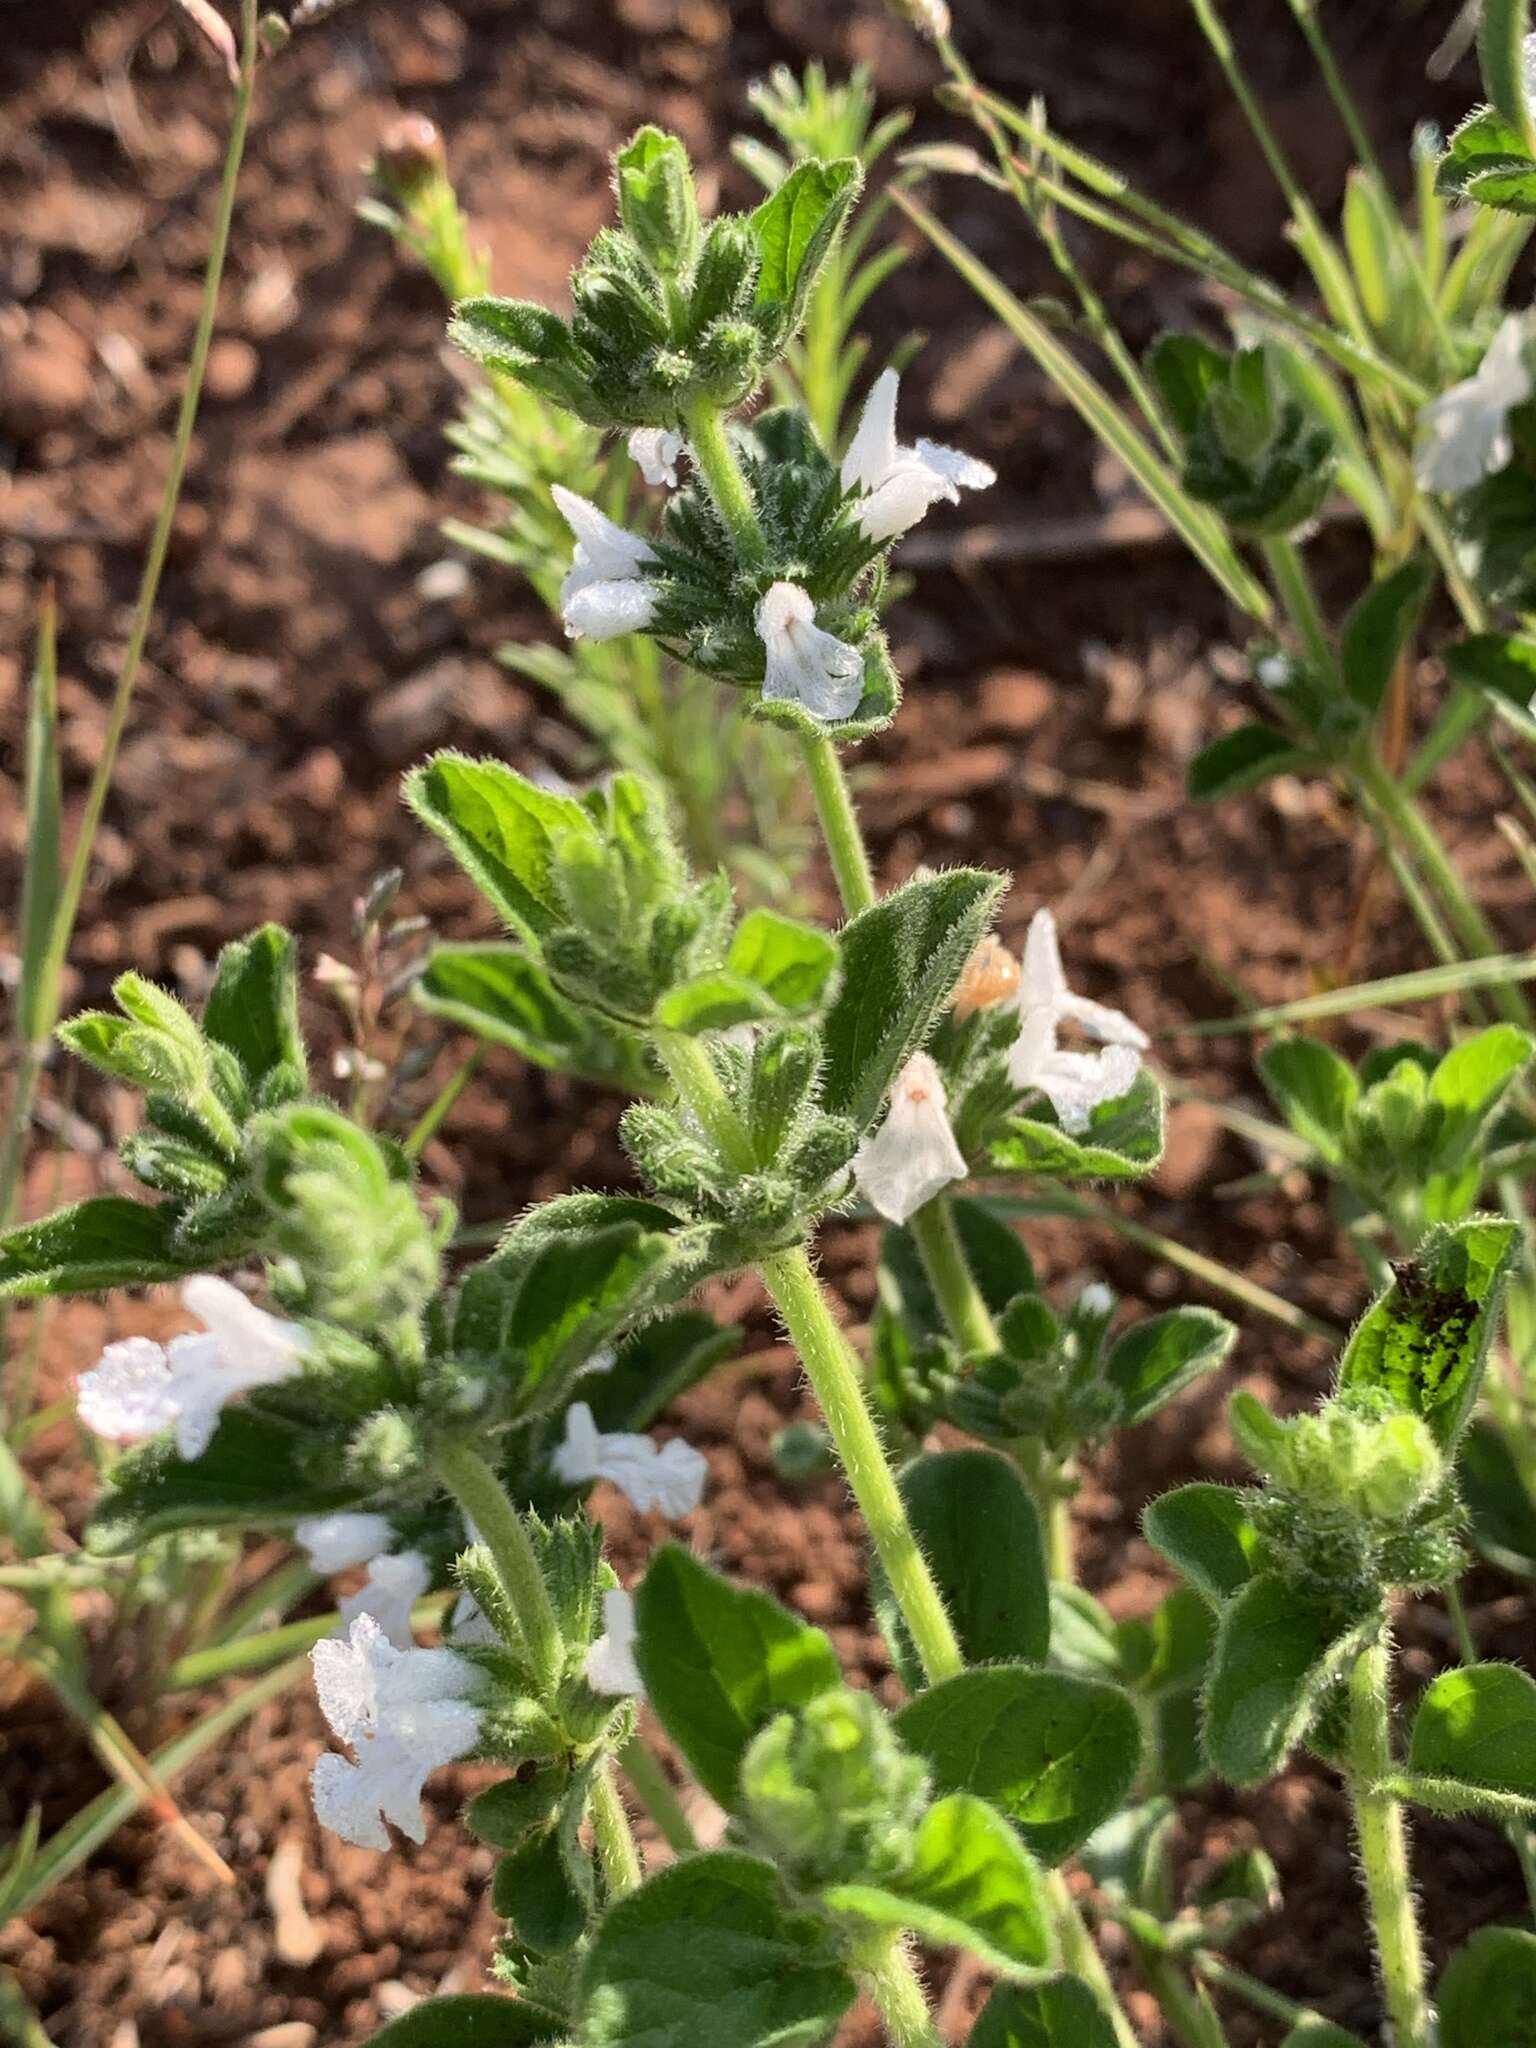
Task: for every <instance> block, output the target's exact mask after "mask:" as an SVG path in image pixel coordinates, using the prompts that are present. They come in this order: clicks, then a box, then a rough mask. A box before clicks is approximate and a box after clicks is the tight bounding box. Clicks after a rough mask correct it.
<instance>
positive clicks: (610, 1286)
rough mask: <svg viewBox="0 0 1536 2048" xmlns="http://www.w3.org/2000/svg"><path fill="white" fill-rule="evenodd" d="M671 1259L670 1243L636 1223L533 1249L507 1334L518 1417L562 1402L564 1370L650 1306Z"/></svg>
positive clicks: (565, 1236)
mask: <svg viewBox="0 0 1536 2048" xmlns="http://www.w3.org/2000/svg"><path fill="white" fill-rule="evenodd" d="M671 1258H672V1242H671V1240H670V1238H668V1237H666V1236H665V1235H663V1234H662V1233H660V1232H656V1231H648V1230H645V1229H643V1228H641V1226H640V1225H639V1224H636V1223H615V1224H611V1225H609V1226H608V1227H607V1228H599V1229H595V1230H591V1231H569V1232H561V1233H560V1234H559V1235H557V1236H553V1237H551V1238H550V1239H549V1240H548V1241H547V1242H546V1243H545V1244H543V1245H542V1246H541V1247H540V1248H539V1250H538V1251H537V1252H536V1253H535V1254H534V1257H533V1259H532V1260H531V1262H530V1263H529V1266H528V1270H527V1272H526V1273H525V1274H524V1276H523V1282H522V1285H521V1287H520V1288H519V1289H518V1294H517V1300H516V1303H515V1305H514V1306H513V1309H512V1314H511V1320H510V1323H509V1326H508V1333H507V1334H508V1341H509V1343H510V1344H511V1347H512V1349H513V1350H514V1351H516V1352H517V1353H518V1354H519V1364H520V1367H521V1378H520V1381H519V1386H518V1392H519V1396H520V1399H521V1400H522V1402H523V1403H524V1405H525V1412H528V1413H533V1412H535V1411H536V1410H537V1409H540V1408H545V1407H548V1406H549V1405H550V1404H551V1403H552V1402H553V1401H555V1400H557V1399H558V1398H559V1397H560V1396H561V1395H563V1393H564V1391H565V1388H566V1383H567V1380H568V1377H569V1374H570V1373H571V1372H572V1370H573V1369H574V1368H575V1367H576V1366H578V1365H581V1364H584V1363H585V1361H586V1360H587V1359H589V1358H590V1357H591V1356H592V1353H593V1352H594V1351H596V1350H598V1349H599V1348H600V1347H601V1346H602V1345H604V1344H606V1343H607V1342H608V1340H609V1338H610V1337H612V1336H613V1334H614V1333H615V1332H616V1331H617V1330H619V1329H621V1328H622V1327H623V1326H624V1325H625V1324H627V1323H629V1322H632V1321H634V1320H636V1319H637V1318H638V1317H639V1316H640V1315H642V1314H643V1313H644V1311H645V1310H646V1309H647V1308H648V1307H650V1306H651V1305H652V1304H653V1302H654V1301H655V1299H656V1296H657V1293H658V1291H659V1289H660V1286H661V1282H662V1276H663V1273H664V1271H665V1269H666V1267H667V1266H668V1264H669V1262H670V1260H671Z"/></svg>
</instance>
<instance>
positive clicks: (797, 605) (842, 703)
mask: <svg viewBox="0 0 1536 2048" xmlns="http://www.w3.org/2000/svg"><path fill="white" fill-rule="evenodd" d="M757 632H758V638H759V639H760V640H761V641H762V643H763V646H764V648H765V649H766V650H767V655H768V660H767V666H766V668H765V671H764V674H763V696H764V697H765V698H766V699H767V701H768V702H769V703H770V704H800V705H803V706H804V708H805V709H806V710H807V711H809V712H810V714H811V716H812V718H819V719H821V720H822V721H823V722H824V723H827V724H834V723H836V721H837V720H838V719H840V718H850V717H852V715H853V713H854V712H855V711H856V710H857V709H858V707H859V699H860V698H861V697H862V696H863V695H864V657H863V655H862V654H860V652H859V650H858V649H857V648H856V647H850V646H849V645H848V643H847V641H846V640H839V639H838V638H837V636H836V635H835V634H833V633H824V632H823V631H822V629H821V627H820V626H818V625H817V623H816V607H815V605H814V604H812V602H811V600H810V597H809V595H808V594H807V593H806V592H805V591H803V590H802V589H801V588H800V586H799V584H798V583H774V584H771V585H770V586H769V588H768V589H767V591H765V592H764V594H763V597H762V600H761V602H760V603H759V605H758V607H757Z"/></svg>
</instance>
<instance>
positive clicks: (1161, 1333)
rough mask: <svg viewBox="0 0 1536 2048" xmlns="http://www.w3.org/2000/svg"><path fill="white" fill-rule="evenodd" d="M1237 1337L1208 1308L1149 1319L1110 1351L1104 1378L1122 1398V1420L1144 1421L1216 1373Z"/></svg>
mask: <svg viewBox="0 0 1536 2048" xmlns="http://www.w3.org/2000/svg"><path fill="white" fill-rule="evenodd" d="M1236 1336H1237V1331H1236V1329H1235V1328H1234V1326H1233V1325H1232V1324H1231V1323H1229V1322H1228V1321H1227V1319H1226V1317H1225V1316H1221V1315H1218V1314H1217V1313H1216V1311H1215V1310H1214V1309H1210V1308H1175V1309H1170V1310H1169V1311H1168V1312H1167V1314H1166V1315H1160V1316H1146V1317H1144V1318H1143V1320H1142V1321H1141V1322H1139V1323H1135V1324H1133V1325H1132V1327H1131V1328H1130V1329H1129V1330H1127V1331H1126V1333H1125V1335H1124V1336H1123V1337H1120V1338H1118V1339H1117V1340H1116V1342H1115V1343H1114V1344H1113V1345H1112V1346H1111V1347H1110V1352H1109V1356H1108V1357H1107V1358H1106V1359H1105V1361H1104V1377H1105V1379H1106V1380H1107V1381H1108V1382H1109V1384H1110V1385H1111V1386H1112V1387H1113V1388H1114V1389H1115V1392H1116V1393H1117V1394H1118V1395H1119V1397H1120V1421H1121V1422H1122V1423H1123V1424H1125V1425H1126V1426H1127V1427H1130V1426H1131V1425H1133V1424H1135V1423H1138V1422H1145V1421H1146V1419H1147V1417H1148V1416H1149V1415H1155V1414H1156V1413H1157V1411H1158V1410H1159V1408H1166V1407H1167V1405H1168V1403H1169V1402H1170V1401H1172V1400H1174V1399H1175V1398H1176V1397H1177V1396H1178V1395H1179V1394H1181V1393H1183V1391H1184V1389H1185V1388H1186V1387H1188V1386H1191V1385H1192V1384H1193V1383H1194V1382H1195V1381H1196V1380H1197V1379H1199V1378H1200V1376H1201V1374H1202V1373H1207V1372H1214V1371H1215V1370H1216V1368H1217V1366H1219V1365H1220V1364H1221V1362H1222V1360H1223V1359H1224V1358H1225V1357H1226V1355H1227V1353H1228V1352H1229V1351H1230V1350H1231V1349H1232V1345H1233V1342H1234V1340H1235V1338H1236Z"/></svg>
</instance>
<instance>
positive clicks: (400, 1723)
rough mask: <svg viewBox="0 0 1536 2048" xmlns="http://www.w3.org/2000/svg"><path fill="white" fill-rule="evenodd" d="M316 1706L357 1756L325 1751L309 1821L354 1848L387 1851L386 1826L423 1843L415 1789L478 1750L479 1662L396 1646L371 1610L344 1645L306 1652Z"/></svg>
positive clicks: (316, 1772) (321, 1645)
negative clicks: (441, 1768) (351, 1757)
mask: <svg viewBox="0 0 1536 2048" xmlns="http://www.w3.org/2000/svg"><path fill="white" fill-rule="evenodd" d="M310 1661H311V1663H312V1664H313V1666H314V1672H315V1691H316V1693H317V1694H318V1696H319V1700H320V1710H321V1712H322V1713H323V1714H324V1715H325V1718H326V1720H327V1721H328V1722H329V1723H330V1726H331V1732H332V1733H333V1734H334V1735H335V1736H336V1737H337V1738H338V1740H340V1741H342V1742H346V1743H350V1744H351V1746H352V1749H353V1752H354V1753H355V1755H356V1757H357V1762H356V1763H348V1762H347V1760H346V1758H345V1757H342V1756H337V1755H336V1754H335V1753H334V1752H328V1753H327V1754H326V1755H325V1756H322V1757H320V1758H319V1759H318V1760H317V1762H316V1764H315V1768H314V1773H313V1776H312V1778H311V1780H310V1783H311V1787H312V1790H313V1794H314V1801H315V1817H316V1819H317V1820H319V1822H320V1824H321V1826H322V1827H327V1828H330V1829H332V1830H333V1831H334V1832H335V1833H336V1834H338V1835H340V1836H341V1838H342V1840H343V1841H345V1842H355V1843H356V1844H357V1846H358V1847H359V1848H360V1849H387V1848H388V1847H389V1833H388V1830H387V1829H386V1828H385V1826H384V1822H385V1821H386V1820H392V1821H393V1822H394V1824H395V1826H396V1827H397V1828H399V1829H400V1830H401V1832H402V1833H403V1834H407V1835H409V1836H410V1838H411V1840H412V1841H413V1842H424V1841H425V1840H426V1838H427V1830H426V1822H425V1819H424V1817H423V1814H422V1811H421V1788H422V1785H423V1783H424V1781H425V1779H426V1777H427V1775H428V1773H429V1772H431V1771H435V1770H436V1769H437V1768H438V1766H439V1765H440V1764H446V1763H451V1762H452V1760H453V1759H454V1758H455V1757H457V1756H463V1755H464V1754H465V1753H466V1752H467V1751H468V1750H471V1749H473V1748H474V1746H475V1743H476V1741H477V1740H478V1738H479V1733H480V1709H479V1708H478V1707H477V1706H476V1705H474V1703H473V1701H472V1700H471V1698H470V1695H471V1694H472V1693H473V1692H474V1691H475V1690H476V1688H477V1687H478V1686H479V1684H480V1682H481V1675H480V1673H479V1672H478V1671H477V1670H476V1668H475V1666H474V1665H473V1664H471V1663H469V1662H468V1661H467V1660H466V1659H464V1658H463V1657H459V1656H456V1655H455V1654H454V1652H453V1651H452V1650H418V1649H415V1648H411V1649H403V1650H402V1649H396V1648H395V1646H394V1645H393V1644H392V1643H391V1642H390V1641H389V1639H388V1637H387V1636H386V1635H385V1633H384V1631H383V1629H382V1628H381V1627H380V1626H379V1624H378V1622H377V1621H375V1619H374V1618H373V1616H372V1615H371V1614H360V1615H359V1616H358V1617H357V1619H356V1620H355V1621H354V1622H353V1623H352V1625H351V1628H350V1629H349V1630H348V1633H347V1636H346V1638H345V1640H338V1639H336V1638H332V1639H331V1640H329V1641H327V1642H323V1643H316V1645H315V1647H314V1649H313V1650H311V1652H310Z"/></svg>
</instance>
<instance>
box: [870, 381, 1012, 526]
mask: <svg viewBox="0 0 1536 2048" xmlns="http://www.w3.org/2000/svg"><path fill="white" fill-rule="evenodd" d="M899 382H900V379H899V378H898V377H897V375H896V372H895V371H894V370H882V371H881V372H880V375H879V376H878V377H877V378H876V379H875V381H874V384H873V385H872V386H871V387H870V393H869V396H868V398H866V399H865V401H864V412H863V416H862V418H861V419H860V421H859V429H858V432H857V433H856V434H855V435H854V437H853V439H852V440H851V441H850V442H849V444H848V453H847V454H846V455H845V456H844V457H843V467H842V484H843V489H844V490H845V491H849V492H852V491H859V492H861V493H862V494H863V501H862V503H861V504H860V506H859V510H858V522H859V531H860V532H861V533H862V534H863V536H864V538H865V539H866V540H871V541H882V540H894V539H895V537H896V535H897V534H898V533H905V532H906V530H907V528H908V527H909V526H916V524H917V522H918V521H919V519H921V518H922V516H923V514H924V513H925V512H926V511H927V510H928V508H929V506H930V505H934V504H936V503H937V502H938V500H939V499H940V498H948V499H949V500H950V501H951V503H954V504H958V503H959V501H960V493H961V490H962V489H964V490H968V491H984V490H986V489H987V488H988V486H989V485H991V484H995V483H996V482H997V473H996V471H995V470H993V469H991V468H990V467H989V466H988V465H987V464H986V463H985V462H978V461H977V460H976V458H975V457H974V456H971V455H966V454H964V453H962V451H961V450H960V449H958V448H944V447H941V446H940V444H939V443H938V442H937V441H919V442H918V443H917V445H916V446H915V447H912V448H903V447H902V445H901V443H900V442H899V441H898V440H897V439H896V389H897V385H898V383H899Z"/></svg>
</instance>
